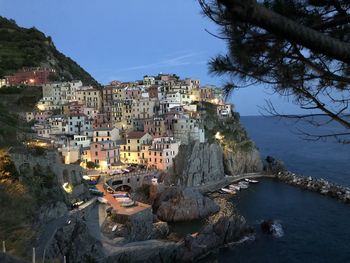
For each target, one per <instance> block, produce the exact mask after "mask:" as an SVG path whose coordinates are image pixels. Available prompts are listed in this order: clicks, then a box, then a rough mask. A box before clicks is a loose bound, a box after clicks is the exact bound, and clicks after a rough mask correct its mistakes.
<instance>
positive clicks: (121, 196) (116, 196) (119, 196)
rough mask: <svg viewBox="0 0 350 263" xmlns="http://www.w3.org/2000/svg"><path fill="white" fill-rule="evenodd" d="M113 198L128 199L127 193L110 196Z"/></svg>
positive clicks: (116, 193)
mask: <svg viewBox="0 0 350 263" xmlns="http://www.w3.org/2000/svg"><path fill="white" fill-rule="evenodd" d="M112 196H113V197H114V198H125V197H129V194H128V192H115V193H114V194H113V195H112Z"/></svg>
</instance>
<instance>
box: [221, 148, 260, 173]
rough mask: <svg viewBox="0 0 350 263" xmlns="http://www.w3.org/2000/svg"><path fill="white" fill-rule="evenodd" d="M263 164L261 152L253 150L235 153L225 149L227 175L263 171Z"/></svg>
mask: <svg viewBox="0 0 350 263" xmlns="http://www.w3.org/2000/svg"><path fill="white" fill-rule="evenodd" d="M262 169H263V163H262V161H261V159H260V152H259V151H258V150H257V149H255V148H252V149H251V150H249V151H233V150H232V149H230V148H229V147H225V149H224V170H225V174H229V175H235V174H243V173H252V172H257V171H262Z"/></svg>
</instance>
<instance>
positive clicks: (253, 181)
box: [244, 178, 259, 184]
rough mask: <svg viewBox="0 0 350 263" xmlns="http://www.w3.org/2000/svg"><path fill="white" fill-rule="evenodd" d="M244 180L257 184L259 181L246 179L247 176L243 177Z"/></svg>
mask: <svg viewBox="0 0 350 263" xmlns="http://www.w3.org/2000/svg"><path fill="white" fill-rule="evenodd" d="M244 180H245V181H246V182H248V183H252V184H257V183H259V181H258V180H253V179H248V178H246V179H244Z"/></svg>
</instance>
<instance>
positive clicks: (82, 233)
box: [46, 219, 104, 262]
mask: <svg viewBox="0 0 350 263" xmlns="http://www.w3.org/2000/svg"><path fill="white" fill-rule="evenodd" d="M102 251H103V248H102V245H101V243H100V242H99V241H98V240H96V239H95V238H94V237H93V236H91V235H90V233H89V230H88V228H87V226H86V224H85V223H84V222H83V221H82V220H78V219H77V220H72V221H71V223H70V224H67V225H65V226H63V227H62V228H60V229H58V230H57V231H56V234H55V235H54V236H53V239H52V241H51V242H50V245H49V247H48V248H47V249H46V258H47V259H48V260H56V259H59V260H60V261H61V260H62V259H63V257H64V256H66V259H67V262H88V261H89V260H90V261H91V260H96V259H99V258H102V257H103V256H104V255H103V252H102Z"/></svg>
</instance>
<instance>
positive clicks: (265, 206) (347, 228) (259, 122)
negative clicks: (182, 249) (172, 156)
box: [216, 116, 350, 263]
mask: <svg viewBox="0 0 350 263" xmlns="http://www.w3.org/2000/svg"><path fill="white" fill-rule="evenodd" d="M241 123H242V124H243V126H244V127H245V128H246V130H247V131H248V134H249V136H250V137H251V138H252V139H253V140H254V141H255V143H256V145H257V147H258V148H259V150H260V152H261V155H262V157H263V158H265V157H266V156H267V155H270V156H273V157H274V158H276V159H280V160H282V161H283V162H284V164H285V166H286V167H287V168H288V169H289V170H290V171H292V172H294V173H297V174H301V175H305V176H313V177H318V178H325V179H327V180H329V181H332V182H335V183H338V184H341V185H345V186H350V144H347V145H346V144H340V143H338V142H336V141H335V140H326V141H324V140H322V141H308V140H305V138H303V136H302V135H301V133H300V131H302V130H303V129H304V131H307V132H309V133H314V134H321V133H323V132H324V133H327V132H330V131H333V130H336V129H338V128H339V127H338V126H337V125H336V124H332V123H331V124H328V125H326V126H321V127H317V128H310V126H306V125H305V126H303V124H302V123H297V124H296V123H295V121H294V120H289V119H288V120H286V119H284V120H279V119H275V118H272V117H269V118H267V117H262V116H249V117H241ZM332 125H334V126H332ZM231 201H232V202H233V203H234V204H235V206H236V207H237V209H238V210H239V211H240V213H241V214H242V215H243V216H244V217H245V218H246V220H247V222H248V223H249V224H250V225H252V226H253V227H254V228H255V229H256V235H255V239H254V240H249V241H246V242H244V243H241V244H238V245H235V246H233V247H231V248H225V249H222V250H221V251H220V253H219V255H218V258H217V259H216V260H217V261H218V262H256V263H264V262H269V263H275V262H285V263H292V262H293V263H294V262H310V263H312V262H315V263H316V262H317V263H319V262H330V263H336V262H350V204H344V203H341V202H339V201H337V200H335V199H332V198H329V197H325V196H322V195H320V194H318V193H313V192H309V191H306V190H302V189H300V188H297V187H294V186H290V185H287V184H284V183H281V182H277V181H275V180H273V179H261V180H260V183H259V184H256V185H251V186H250V187H249V189H247V190H245V191H241V192H240V193H239V194H238V195H236V196H234V197H233V198H232V199H231ZM264 219H273V220H275V221H276V222H278V223H279V225H280V229H279V230H280V231H279V232H280V235H279V237H273V236H270V235H266V234H263V233H261V231H260V223H261V221H262V220H264Z"/></svg>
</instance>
